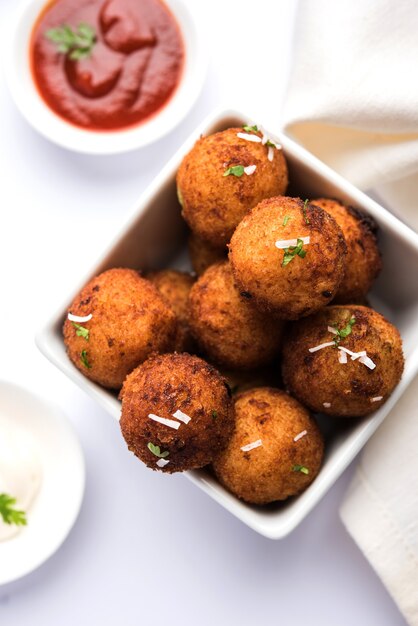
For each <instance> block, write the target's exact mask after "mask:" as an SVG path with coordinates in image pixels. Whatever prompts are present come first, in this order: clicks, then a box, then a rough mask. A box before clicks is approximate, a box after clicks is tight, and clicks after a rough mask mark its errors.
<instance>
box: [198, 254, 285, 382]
mask: <svg viewBox="0 0 418 626" xmlns="http://www.w3.org/2000/svg"><path fill="white" fill-rule="evenodd" d="M189 324H190V328H191V331H192V334H193V336H194V338H195V339H196V341H197V343H198V345H199V347H200V348H201V349H202V351H203V352H204V353H205V354H206V355H207V356H208V357H209V359H210V360H212V361H214V362H216V363H218V364H219V365H222V366H224V367H229V368H233V369H243V370H245V369H254V368H256V367H260V366H262V365H265V364H266V363H268V362H270V361H272V360H273V358H274V357H275V355H276V354H277V352H278V350H279V347H280V342H281V338H282V330H283V324H282V323H281V322H280V321H279V320H276V319H274V318H272V317H270V316H268V315H266V314H265V313H260V312H259V311H258V310H257V309H256V308H255V307H254V306H253V305H252V304H251V303H249V302H248V301H247V299H246V298H245V297H243V296H242V295H241V294H240V292H239V291H238V290H237V288H236V287H235V284H234V277H233V274H232V270H231V266H230V264H229V263H228V261H224V262H222V263H217V264H216V265H211V266H210V267H209V269H207V270H206V272H205V273H204V274H203V276H201V277H200V278H199V280H198V281H197V282H196V283H195V284H194V285H193V287H192V289H191V291H190V296H189Z"/></svg>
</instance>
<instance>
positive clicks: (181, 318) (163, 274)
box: [147, 270, 195, 352]
mask: <svg viewBox="0 0 418 626" xmlns="http://www.w3.org/2000/svg"><path fill="white" fill-rule="evenodd" d="M147 279H148V280H149V281H151V282H152V284H153V285H155V286H156V287H157V289H158V291H159V293H160V295H161V297H162V298H163V299H164V300H165V302H166V303H167V304H168V306H169V307H170V308H171V309H172V310H173V311H174V313H175V315H176V317H177V322H178V330H177V336H176V340H175V343H174V350H175V351H176V352H187V351H191V350H193V346H194V342H193V339H192V337H191V335H190V330H189V324H188V320H187V317H188V299H189V292H190V289H191V288H192V286H193V284H194V282H195V278H194V277H193V276H192V275H191V274H188V273H187V272H179V271H178V270H161V271H159V272H150V273H149V274H148V275H147Z"/></svg>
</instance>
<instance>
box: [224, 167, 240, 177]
mask: <svg viewBox="0 0 418 626" xmlns="http://www.w3.org/2000/svg"><path fill="white" fill-rule="evenodd" d="M243 173H244V166H243V165H233V166H232V167H228V169H227V170H226V172H224V176H231V175H232V176H236V177H237V178H241V176H242V175H243Z"/></svg>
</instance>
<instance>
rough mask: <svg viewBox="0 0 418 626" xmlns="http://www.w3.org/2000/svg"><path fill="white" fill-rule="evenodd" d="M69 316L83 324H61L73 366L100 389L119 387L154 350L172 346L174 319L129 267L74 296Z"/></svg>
mask: <svg viewBox="0 0 418 626" xmlns="http://www.w3.org/2000/svg"><path fill="white" fill-rule="evenodd" d="M68 312H69V313H71V314H73V315H76V316H80V317H84V316H88V315H91V316H92V317H91V319H90V320H88V321H85V322H72V321H70V320H69V319H66V320H65V323H64V329H63V332H64V343H65V345H66V348H67V352H68V356H69V357H70V359H71V361H72V362H73V363H74V365H75V366H76V367H77V368H78V369H79V370H80V371H81V372H82V373H83V374H84V375H85V376H86V377H87V378H89V379H90V380H93V381H94V382H96V383H99V384H100V385H103V387H109V388H110V389H120V387H121V386H122V383H123V381H124V379H125V377H126V376H127V374H129V372H131V371H132V370H133V369H134V367H136V366H137V365H138V364H139V363H142V361H145V359H146V358H148V356H149V355H150V354H151V353H152V352H166V351H170V350H172V349H173V347H174V341H175V337H176V333H177V321H176V316H175V314H174V313H173V311H172V310H171V309H170V307H169V306H167V304H166V303H165V301H164V300H163V299H162V298H161V296H160V294H159V293H158V291H157V289H156V287H154V285H152V284H151V283H150V282H149V281H148V280H145V279H144V278H142V277H141V276H140V275H139V273H138V272H136V271H134V270H131V269H111V270H107V271H106V272H103V273H102V274H100V275H99V276H96V277H95V278H93V279H92V280H90V281H89V283H87V285H86V286H85V287H84V288H83V289H82V290H81V292H80V293H79V294H78V295H77V296H76V298H75V299H74V301H73V302H72V304H71V306H70V307H69V310H68Z"/></svg>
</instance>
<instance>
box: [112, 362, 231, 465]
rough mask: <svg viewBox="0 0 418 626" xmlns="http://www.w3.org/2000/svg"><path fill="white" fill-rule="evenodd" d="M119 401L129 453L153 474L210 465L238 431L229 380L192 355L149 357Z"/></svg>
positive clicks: (121, 424)
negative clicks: (155, 471)
mask: <svg viewBox="0 0 418 626" xmlns="http://www.w3.org/2000/svg"><path fill="white" fill-rule="evenodd" d="M121 398H122V416H121V420H120V426H121V430H122V435H123V437H124V439H125V441H126V443H127V445H128V448H129V450H130V451H131V452H133V453H134V454H135V455H136V456H137V457H138V458H139V459H141V461H143V462H144V463H145V464H146V465H148V467H150V468H151V469H154V470H162V471H163V472H168V473H172V472H182V471H184V470H189V469H193V468H198V467H203V466H204V465H207V464H208V463H210V462H211V461H212V460H213V458H214V457H215V456H216V455H217V454H219V452H220V451H221V450H223V448H224V447H225V445H226V443H227V441H228V439H229V438H230V436H231V434H232V431H233V429H234V423H235V420H234V408H233V403H232V401H231V392H230V390H229V388H228V386H227V384H226V381H225V379H224V378H223V377H222V376H221V375H220V374H219V372H218V371H217V370H216V369H215V368H214V367H212V366H211V365H209V364H208V363H206V362H205V361H203V360H202V359H199V358H198V357H196V356H190V355H189V354H165V355H159V356H155V357H151V358H150V359H148V360H147V361H146V362H145V363H143V364H142V365H140V366H139V367H137V368H136V369H135V370H134V371H133V372H132V373H131V374H130V375H129V376H128V377H127V379H126V380H125V382H124V385H123V388H122V392H121ZM167 420H168V421H167Z"/></svg>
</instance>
